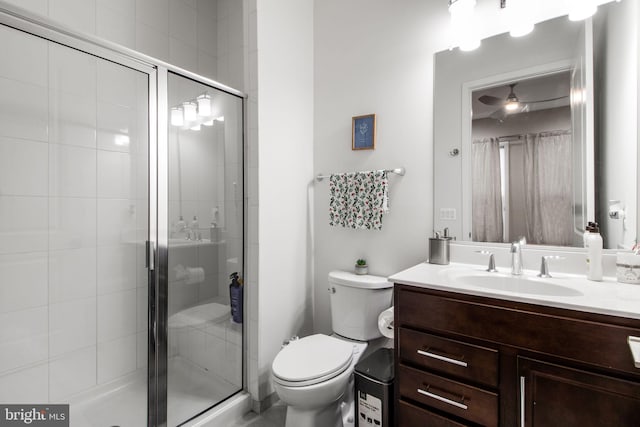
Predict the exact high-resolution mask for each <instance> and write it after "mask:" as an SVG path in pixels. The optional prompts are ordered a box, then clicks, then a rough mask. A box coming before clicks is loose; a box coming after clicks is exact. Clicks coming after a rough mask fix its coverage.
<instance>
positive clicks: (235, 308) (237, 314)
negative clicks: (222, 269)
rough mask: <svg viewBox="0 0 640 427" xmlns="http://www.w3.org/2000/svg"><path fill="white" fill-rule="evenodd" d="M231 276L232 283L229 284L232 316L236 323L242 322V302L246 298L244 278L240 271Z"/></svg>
mask: <svg viewBox="0 0 640 427" xmlns="http://www.w3.org/2000/svg"><path fill="white" fill-rule="evenodd" d="M229 278H230V279H231V284H230V285H229V299H230V303H231V318H232V319H233V321H234V322H235V323H242V304H243V300H244V299H243V286H242V279H240V277H239V276H238V273H232V274H231V276H229Z"/></svg>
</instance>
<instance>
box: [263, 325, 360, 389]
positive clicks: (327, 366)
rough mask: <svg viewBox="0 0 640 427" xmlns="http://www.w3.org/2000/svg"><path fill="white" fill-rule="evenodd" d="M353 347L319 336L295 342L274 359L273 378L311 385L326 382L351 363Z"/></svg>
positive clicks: (311, 336)
mask: <svg viewBox="0 0 640 427" xmlns="http://www.w3.org/2000/svg"><path fill="white" fill-rule="evenodd" d="M352 358H353V345H352V344H351V343H349V342H346V341H342V340H339V339H337V338H333V337H330V336H328V335H323V334H316V335H310V336H308V337H304V338H301V339H299V340H297V341H292V342H291V343H290V344H289V345H288V346H286V347H284V348H283V349H282V350H280V352H279V353H278V355H277V356H276V358H275V359H274V360H273V365H272V372H273V375H274V376H275V377H276V378H278V379H281V380H284V381H286V382H293V383H298V382H299V383H302V382H304V383H305V385H307V384H309V382H310V380H314V379H319V380H322V381H324V380H326V379H329V378H333V377H334V376H336V375H338V374H340V373H342V372H343V371H344V370H345V369H347V367H349V365H350V364H351V359H352Z"/></svg>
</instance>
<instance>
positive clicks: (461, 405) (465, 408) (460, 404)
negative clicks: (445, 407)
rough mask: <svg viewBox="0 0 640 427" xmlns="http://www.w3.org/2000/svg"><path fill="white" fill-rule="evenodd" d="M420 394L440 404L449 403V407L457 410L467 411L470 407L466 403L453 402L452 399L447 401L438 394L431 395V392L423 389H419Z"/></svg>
mask: <svg viewBox="0 0 640 427" xmlns="http://www.w3.org/2000/svg"><path fill="white" fill-rule="evenodd" d="M418 393H420V394H423V395H425V396H427V397H430V398H432V399H436V400H439V401H440V402H444V403H447V404H449V405H452V406H455V407H456V408H460V409H464V410H467V408H468V406H467V405H465V404H464V403H460V402H456V401H455V400H451V399H447V398H446V397H442V396H438V395H437V394H434V393H431V392H429V391H426V390H422V389H421V388H419V389H418Z"/></svg>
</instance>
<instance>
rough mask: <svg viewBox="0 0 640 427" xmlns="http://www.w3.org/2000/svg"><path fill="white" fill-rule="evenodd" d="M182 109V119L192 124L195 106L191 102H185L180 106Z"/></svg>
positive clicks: (194, 117) (195, 116) (195, 115)
mask: <svg viewBox="0 0 640 427" xmlns="http://www.w3.org/2000/svg"><path fill="white" fill-rule="evenodd" d="M182 108H183V109H184V119H185V120H186V121H188V122H193V121H195V120H196V118H197V117H198V116H197V113H196V104H195V103H193V102H185V103H184V104H182Z"/></svg>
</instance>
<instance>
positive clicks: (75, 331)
mask: <svg viewBox="0 0 640 427" xmlns="http://www.w3.org/2000/svg"><path fill="white" fill-rule="evenodd" d="M95 312H96V298H95V297H93V298H84V299H75V300H70V301H66V302H60V303H55V304H51V305H50V306H49V356H50V357H55V356H59V355H62V354H65V353H69V352H71V351H74V350H80V349H82V348H85V347H90V346H95V345H96V316H95Z"/></svg>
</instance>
